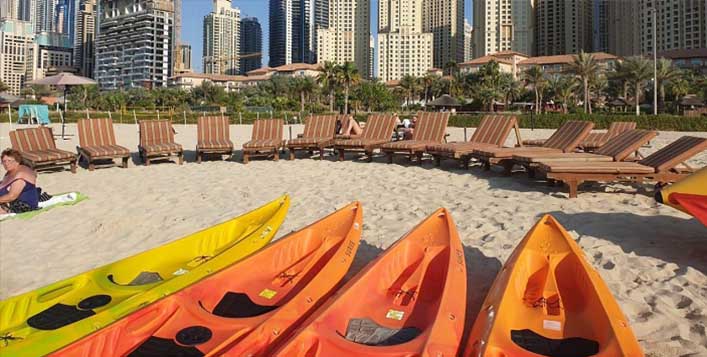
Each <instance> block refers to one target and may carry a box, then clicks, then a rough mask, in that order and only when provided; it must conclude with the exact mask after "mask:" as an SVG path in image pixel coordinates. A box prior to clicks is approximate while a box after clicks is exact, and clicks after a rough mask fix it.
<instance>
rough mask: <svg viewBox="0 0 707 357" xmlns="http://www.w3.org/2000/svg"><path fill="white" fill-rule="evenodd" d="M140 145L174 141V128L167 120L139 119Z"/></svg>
mask: <svg viewBox="0 0 707 357" xmlns="http://www.w3.org/2000/svg"><path fill="white" fill-rule="evenodd" d="M138 124H139V125H140V145H141V146H148V145H160V144H173V143H174V130H173V129H172V122H170V121H169V120H141V121H139V122H138Z"/></svg>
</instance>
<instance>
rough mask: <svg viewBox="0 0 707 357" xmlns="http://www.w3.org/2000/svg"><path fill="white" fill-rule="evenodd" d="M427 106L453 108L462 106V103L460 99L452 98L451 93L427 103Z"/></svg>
mask: <svg viewBox="0 0 707 357" xmlns="http://www.w3.org/2000/svg"><path fill="white" fill-rule="evenodd" d="M426 106H428V107H433V108H452V107H460V106H461V104H460V103H459V101H458V100H456V99H454V98H452V97H451V96H450V95H449V94H444V95H442V96H440V97H439V98H437V99H435V100H433V101H431V102H429V103H427V104H426Z"/></svg>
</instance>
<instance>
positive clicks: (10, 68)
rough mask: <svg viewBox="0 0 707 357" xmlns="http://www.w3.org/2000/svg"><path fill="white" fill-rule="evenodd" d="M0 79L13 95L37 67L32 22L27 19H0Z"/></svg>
mask: <svg viewBox="0 0 707 357" xmlns="http://www.w3.org/2000/svg"><path fill="white" fill-rule="evenodd" d="M0 48H1V49H2V51H0V81H2V82H3V83H5V84H6V85H7V86H8V87H10V90H9V92H10V93H12V94H15V95H18V94H20V90H21V89H22V88H23V87H24V86H25V83H27V82H29V81H31V80H33V79H34V72H35V70H36V68H37V56H38V51H37V44H36V43H35V42H34V31H32V24H31V23H29V22H27V21H20V20H13V19H5V20H0Z"/></svg>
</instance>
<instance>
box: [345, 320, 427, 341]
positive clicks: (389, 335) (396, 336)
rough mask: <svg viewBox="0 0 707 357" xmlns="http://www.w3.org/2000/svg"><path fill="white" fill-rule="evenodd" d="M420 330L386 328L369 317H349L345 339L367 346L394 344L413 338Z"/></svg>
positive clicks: (414, 328)
mask: <svg viewBox="0 0 707 357" xmlns="http://www.w3.org/2000/svg"><path fill="white" fill-rule="evenodd" d="M420 333H422V331H420V329H418V328H416V327H403V328H401V329H394V328H387V327H385V326H381V325H379V324H377V323H376V322H375V321H373V320H370V319H351V320H349V324H348V326H347V327H346V336H344V338H346V339H347V340H349V341H351V342H355V343H359V344H362V345H368V346H394V345H399V344H401V343H405V342H408V341H412V340H414V339H415V338H416V337H417V336H419V335H420Z"/></svg>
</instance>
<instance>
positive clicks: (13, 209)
mask: <svg viewBox="0 0 707 357" xmlns="http://www.w3.org/2000/svg"><path fill="white" fill-rule="evenodd" d="M0 158H1V159H2V166H3V168H5V171H6V173H5V177H3V179H2V181H0V214H6V213H23V212H28V211H33V210H36V209H37V207H38V205H39V192H38V190H37V186H36V184H37V174H36V173H35V172H34V170H32V169H31V168H29V167H27V166H24V165H22V164H21V163H22V154H20V152H19V151H17V150H14V149H6V150H4V151H3V152H2V154H0Z"/></svg>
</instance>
